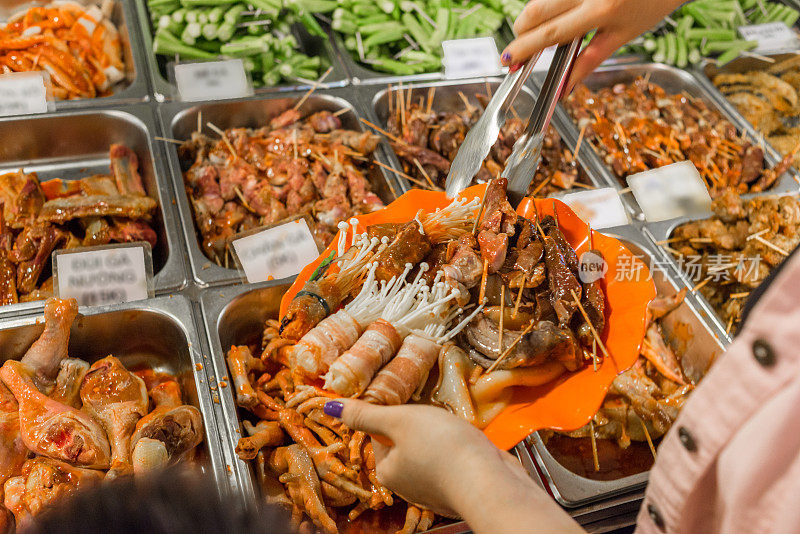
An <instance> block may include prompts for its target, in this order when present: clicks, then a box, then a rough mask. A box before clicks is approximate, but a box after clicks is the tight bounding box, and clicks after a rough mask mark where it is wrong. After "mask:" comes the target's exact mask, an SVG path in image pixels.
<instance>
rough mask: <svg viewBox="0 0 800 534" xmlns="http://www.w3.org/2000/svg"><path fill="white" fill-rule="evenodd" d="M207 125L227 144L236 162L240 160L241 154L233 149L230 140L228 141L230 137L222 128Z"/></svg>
mask: <svg viewBox="0 0 800 534" xmlns="http://www.w3.org/2000/svg"><path fill="white" fill-rule="evenodd" d="M206 125H207V126H208V127H209V128H211V129H212V130H213V131H214V132H215V133H216V134H217V135H219V136H220V137H221V138H222V141H223V142H224V143H225V146H227V147H228V150H230V151H231V155H232V156H233V159H234V161H235V160H237V159H239V154H237V153H236V150H235V149H234V148H233V145H232V144H231V141H230V139H228V136H227V135H225V132H223V131H222V130H221V129H220V128H218V127H217V126H215V125H214V124H212V123H210V122H208V123H206Z"/></svg>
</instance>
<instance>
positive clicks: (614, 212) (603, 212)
mask: <svg viewBox="0 0 800 534" xmlns="http://www.w3.org/2000/svg"><path fill="white" fill-rule="evenodd" d="M560 200H561V201H562V202H563V203H564V204H566V205H567V206H569V207H570V208H572V211H574V212H575V213H576V214H577V215H578V217H580V218H581V220H583V221H584V222H586V223H587V224H588V225H589V226H591V227H592V228H597V229H600V228H613V227H614V226H622V225H625V224H628V223H630V218H628V212H627V211H625V206H623V205H622V201H621V200H620V198H619V193H617V190H616V189H614V188H613V187H603V188H601V189H588V190H586V191H578V192H576V193H567V194H566V195H564V196H562V197H560Z"/></svg>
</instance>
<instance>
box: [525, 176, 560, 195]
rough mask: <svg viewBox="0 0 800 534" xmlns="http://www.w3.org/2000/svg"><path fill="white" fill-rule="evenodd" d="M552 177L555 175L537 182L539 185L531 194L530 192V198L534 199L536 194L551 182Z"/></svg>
mask: <svg viewBox="0 0 800 534" xmlns="http://www.w3.org/2000/svg"><path fill="white" fill-rule="evenodd" d="M554 176H555V174H551V175H550V176H548V177H547V178H545V179H544V180H542V181H541V182H539V185H537V186H536V188H535V189H534V190H533V192H531V194H530V196H532V197H535V196H536V193H538V192H539V191H541V190H542V189H543V188H544V186H546V185H547V184H549V183H550V182H551V181H552V180H553V177H554Z"/></svg>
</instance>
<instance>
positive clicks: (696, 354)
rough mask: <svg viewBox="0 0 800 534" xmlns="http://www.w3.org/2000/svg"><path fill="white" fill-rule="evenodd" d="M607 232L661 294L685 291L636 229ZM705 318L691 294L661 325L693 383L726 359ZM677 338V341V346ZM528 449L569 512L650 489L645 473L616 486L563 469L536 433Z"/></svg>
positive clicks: (720, 340)
mask: <svg viewBox="0 0 800 534" xmlns="http://www.w3.org/2000/svg"><path fill="white" fill-rule="evenodd" d="M603 233H605V234H608V235H612V236H614V237H616V238H617V239H620V240H621V241H622V242H623V243H625V244H626V245H627V246H628V248H629V249H630V250H631V252H632V253H633V254H634V255H637V256H639V257H641V258H642V259H643V260H644V261H645V263H646V264H648V265H649V266H652V267H657V268H652V269H651V273H652V275H653V280H654V282H655V285H656V289H657V291H658V293H660V294H662V293H667V294H673V293H675V292H677V291H679V290H680V289H682V288H683V287H686V284H685V283H684V281H683V279H682V278H681V277H679V276H678V273H677V272H676V271H675V270H674V267H673V265H672V264H669V263H665V262H664V261H662V258H661V254H660V253H659V251H658V250H657V249H656V248H655V247H654V246H653V245H652V244H650V243H648V242H647V240H646V239H645V238H644V237H643V236H642V235H641V233H640V232H639V231H638V229H636V228H634V227H632V226H624V227H619V228H612V229H609V230H608V231H604V232H603ZM689 287H690V286H689ZM704 315H705V314H704V313H703V311H702V308H701V307H700V304H699V302H698V301H697V300H696V299H695V298H694V296H693V295H691V294H690V295H687V297H686V300H685V301H684V303H683V304H682V305H681V306H680V307H679V308H678V309H677V310H675V311H674V312H672V313H671V314H670V315H668V316H667V317H666V318H665V319H663V320H662V321H661V324H662V326H663V329H664V334H665V337H666V338H667V340H668V341H669V342H670V343H671V344H673V346H674V347H677V346H678V345H679V346H680V350H681V352H682V353H683V354H684V356H683V358H682V363H683V367H684V369H685V370H686V374H687V377H688V378H690V379H692V380H698V379H700V378H701V377H702V376H704V375H705V373H706V372H707V370H708V368H709V366H710V365H711V363H712V362H713V361H714V358H716V357H717V356H719V355H720V354H722V352H723V351H724V350H725V347H726V346H727V340H726V339H723V338H721V337H720V336H719V334H718V333H717V332H715V330H714V328H713V327H711V326H710V325H708V324H707V317H704ZM676 338H677V339H678V341H674V340H675V339H676ZM676 344H677V345H676ZM528 444H529V446H530V448H531V453H532V454H533V456H534V458H535V459H536V461H537V464H538V465H539V467H540V468H541V471H542V475H543V477H544V479H545V481H546V483H547V485H548V489H549V490H550V492H551V493H552V494H553V496H554V497H555V499H556V500H557V501H558V502H559V503H560V504H562V505H564V506H566V507H570V508H575V507H581V506H583V505H586V504H588V503H594V502H599V501H603V500H605V499H608V498H610V497H613V496H616V495H621V494H635V493H639V494H640V495H641V494H642V492H643V489H644V487H645V485H646V484H647V478H648V473H647V472H642V473H638V474H635V475H631V476H628V477H624V478H620V479H617V480H612V481H597V480H590V479H588V478H585V477H582V476H579V475H577V474H575V473H573V472H572V471H570V470H568V469H567V468H566V467H564V466H563V465H561V464H560V463H559V462H558V461H557V460H556V459H555V458H554V457H553V456H552V454H551V453H550V452H549V451H548V449H547V447H546V446H545V444H544V443H543V441H542V439H541V437H540V436H539V434H538V433H534V434H532V435H531V436H530V437H529V438H528Z"/></svg>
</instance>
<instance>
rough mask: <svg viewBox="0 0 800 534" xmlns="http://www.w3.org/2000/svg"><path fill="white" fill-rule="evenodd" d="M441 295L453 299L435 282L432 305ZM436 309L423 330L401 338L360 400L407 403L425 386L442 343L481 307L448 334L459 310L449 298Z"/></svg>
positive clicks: (466, 322)
mask: <svg viewBox="0 0 800 534" xmlns="http://www.w3.org/2000/svg"><path fill="white" fill-rule="evenodd" d="M445 293H449V294H450V295H452V296H453V297H455V296H456V293H455V292H451V291H450V287H449V286H448V285H447V284H445V283H444V282H438V283H437V284H436V286H435V288H434V291H432V292H431V298H432V299H433V301H434V302H436V301H441V299H442V297H443V296H444V294H445ZM438 308H439V309H438V310H435V311H433V312H432V313H431V315H430V316H429V319H428V324H427V325H426V326H425V328H424V329H423V330H421V331H420V330H417V331H415V332H412V333H411V334H409V335H408V336H407V337H406V338H405V340H404V341H403V344H402V345H401V347H400V350H399V351H398V352H397V356H395V357H394V358H393V359H392V360H391V361H390V362H389V363H387V364H386V366H384V368H383V369H381V370H380V372H379V373H378V374H377V376H375V379H374V380H373V381H372V383H371V384H370V385H369V387H368V388H367V390H366V391H365V392H364V395H363V398H364V400H366V401H368V402H372V403H374V404H387V405H390V404H404V403H406V402H408V400H409V399H411V398H412V396H415V394H417V393H419V391H420V390H421V389H422V387H423V386H424V385H425V382H426V381H427V379H428V373H430V370H431V368H432V367H433V364H435V363H436V360H437V357H438V355H439V351H440V350H441V348H442V344H443V343H445V342H447V341H448V340H450V339H451V338H453V336H455V335H457V334H458V333H459V332H460V331H461V329H463V328H464V327H465V326H466V325H467V324H469V321H471V320H472V318H473V317H474V316H475V315H476V314H477V313H479V312H480V311H481V310H482V309H483V304H481V305H480V306H478V307H477V308H476V309H475V310H474V311H473V312H472V313H471V314H469V315H468V316H467V317H466V318H465V319H464V320H462V321H461V322H460V323H459V324H458V325H456V326H455V327H454V328H452V329H451V330H449V331H448V329H447V327H448V326H449V324H450V322H451V321H452V320H453V319H454V318H455V317H456V316H457V315H458V314H459V313H461V310H460V309H458V308H455V309H454V308H453V307H451V306H450V305H449V299H448V300H444V301H441V304H440V305H439V307H438Z"/></svg>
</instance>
